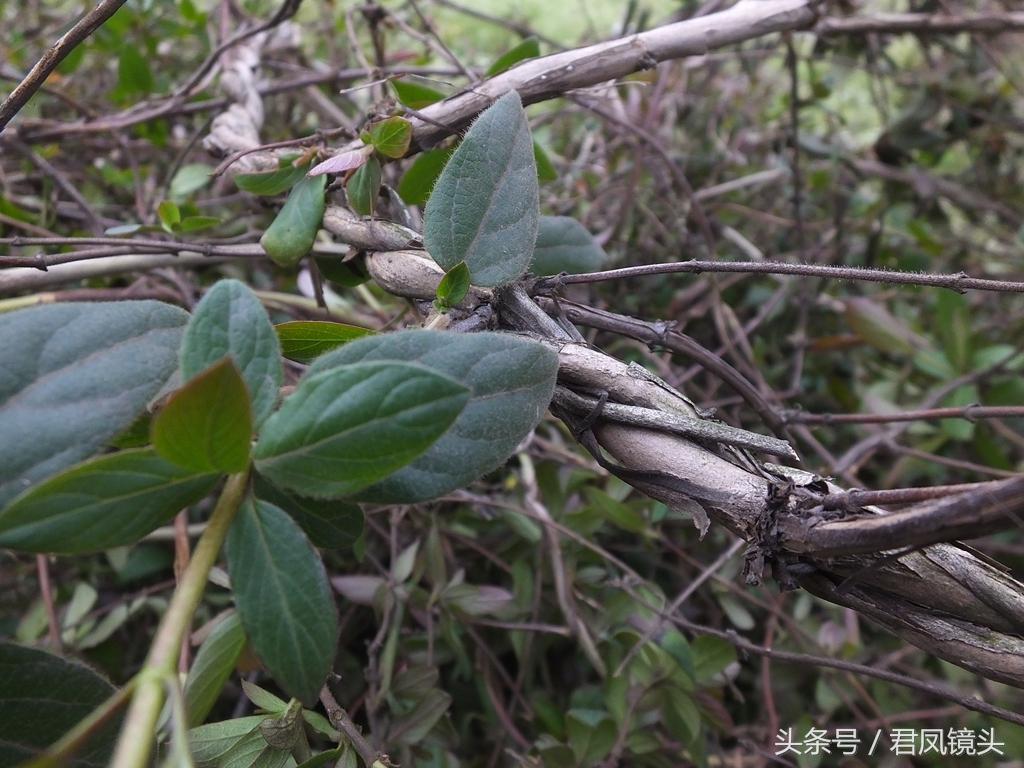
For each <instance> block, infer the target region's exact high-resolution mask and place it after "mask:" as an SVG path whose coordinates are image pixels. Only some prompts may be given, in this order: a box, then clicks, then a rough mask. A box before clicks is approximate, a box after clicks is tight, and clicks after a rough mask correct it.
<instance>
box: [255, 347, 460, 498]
mask: <svg viewBox="0 0 1024 768" xmlns="http://www.w3.org/2000/svg"><path fill="white" fill-rule="evenodd" d="M353 343H355V342H353ZM343 350H344V347H342V349H341V350H338V351H343ZM331 354H337V352H335V353H331ZM468 399H469V391H468V390H467V389H466V388H465V387H464V386H462V385H461V384H459V383H458V382H457V381H455V380H454V379H451V378H449V377H448V376H445V375H443V374H442V373H439V372H437V371H434V370H431V369H430V368H428V367H425V366H420V365H415V364H407V363H404V362H395V363H393V362H372V363H371V362H368V363H360V364H358V365H346V366H339V367H331V368H329V369H328V370H324V371H322V372H316V373H314V372H313V371H311V372H310V373H309V374H307V376H306V377H305V378H304V379H303V380H302V381H301V382H300V383H299V386H298V387H297V388H296V390H295V392H293V393H292V394H291V395H290V396H289V397H288V399H287V400H285V401H284V405H282V406H281V409H280V410H279V411H277V413H275V414H274V415H273V416H271V417H270V419H268V420H267V424H266V426H265V428H264V430H263V434H262V436H261V437H260V440H259V442H258V443H257V444H256V450H255V452H254V454H253V455H254V458H255V459H256V466H257V468H258V470H259V472H260V474H262V475H264V476H265V477H267V478H268V479H269V480H271V481H272V482H274V483H275V484H277V485H280V486H283V487H285V488H288V489H291V490H293V491H296V492H297V493H300V494H303V495H305V496H314V497H318V498H324V497H332V496H333V497H338V496H346V495H350V494H352V493H355V492H357V491H359V490H362V489H363V488H365V487H366V486H368V485H370V484H372V483H375V482H377V481H379V480H381V479H383V478H384V477H386V476H387V475H389V474H391V473H392V472H394V471H395V470H396V469H399V468H400V467H403V466H405V465H406V464H408V463H409V462H410V461H412V460H413V459H415V458H417V457H418V456H420V455H421V454H422V453H423V452H424V451H425V450H426V449H427V448H429V447H430V445H431V444H433V443H434V441H435V440H437V438H439V437H440V436H441V435H442V434H444V433H445V431H446V430H447V429H448V427H449V426H450V425H451V424H452V422H453V421H455V418H456V417H457V416H458V415H459V413H460V412H461V411H462V409H463V407H464V406H465V404H466V402H467V401H468Z"/></svg>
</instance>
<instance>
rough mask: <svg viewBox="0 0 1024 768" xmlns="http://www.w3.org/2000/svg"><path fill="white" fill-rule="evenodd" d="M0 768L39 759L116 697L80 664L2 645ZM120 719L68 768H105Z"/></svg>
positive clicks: (97, 735) (93, 739) (68, 762)
mask: <svg viewBox="0 0 1024 768" xmlns="http://www.w3.org/2000/svg"><path fill="white" fill-rule="evenodd" d="M0 680H2V681H3V685H0V765H21V764H23V763H25V762H27V761H29V760H31V759H32V758H35V757H38V756H39V755H40V753H42V752H43V751H44V750H45V749H46V748H47V747H49V746H50V745H52V744H53V743H55V742H56V741H57V740H58V739H59V738H60V737H61V736H63V735H64V734H65V733H67V732H68V731H70V730H71V729H72V728H74V727H75V726H76V725H78V723H79V721H80V720H82V719H83V718H84V717H86V715H88V714H89V713H90V712H92V711H93V710H94V709H95V708H96V707H98V706H99V705H100V704H102V703H103V702H104V701H106V700H107V699H108V698H110V696H111V695H112V694H113V693H114V686H112V685H111V684H110V683H109V682H107V680H105V679H104V678H102V677H100V676H99V675H98V674H96V673H95V672H93V671H92V670H91V669H89V668H88V667H87V666H85V665H84V664H80V663H78V662H75V661H71V660H70V659H65V658H61V657H60V656H55V655H54V654H52V653H47V652H46V651H41V650H38V649H36V648H26V647H24V646H20V645H15V644H13V643H4V642H0ZM121 719H122V718H121V717H115V718H113V719H112V721H111V722H109V723H107V724H106V725H105V726H102V727H101V728H100V729H99V731H98V732H97V733H94V734H92V736H91V738H90V739H89V740H88V742H87V743H86V744H85V745H84V746H83V747H82V749H81V750H80V751H79V752H78V753H77V754H76V755H75V756H74V757H73V758H70V759H68V760H66V761H64V762H62V763H61V765H62V766H68V768H103V767H104V766H106V765H108V763H109V761H110V757H111V753H112V752H113V747H114V739H115V738H116V737H117V732H118V729H119V728H120V721H121Z"/></svg>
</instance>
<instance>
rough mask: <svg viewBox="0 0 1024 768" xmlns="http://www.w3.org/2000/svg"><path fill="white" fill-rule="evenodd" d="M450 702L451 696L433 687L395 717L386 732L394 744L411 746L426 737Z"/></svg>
mask: <svg viewBox="0 0 1024 768" xmlns="http://www.w3.org/2000/svg"><path fill="white" fill-rule="evenodd" d="M451 704H452V697H451V696H450V695H449V694H447V693H445V692H444V691H439V690H437V689H436V688H433V689H431V690H429V691H427V694H426V695H425V696H424V697H423V698H422V699H420V700H419V701H417V702H416V706H414V707H413V708H412V709H411V710H410V711H409V712H407V713H405V714H404V715H401V716H400V717H396V718H395V720H394V722H393V723H392V724H391V730H390V731H389V733H388V737H389V740H391V741H394V742H395V743H396V744H402V745H407V746H412V745H413V744H419V743H420V742H421V741H423V739H425V738H426V737H427V734H428V733H430V731H431V730H432V729H433V727H434V726H435V725H437V722H438V721H439V720H440V719H441V718H442V717H444V714H445V712H447V711H448V708H449V707H450V706H451Z"/></svg>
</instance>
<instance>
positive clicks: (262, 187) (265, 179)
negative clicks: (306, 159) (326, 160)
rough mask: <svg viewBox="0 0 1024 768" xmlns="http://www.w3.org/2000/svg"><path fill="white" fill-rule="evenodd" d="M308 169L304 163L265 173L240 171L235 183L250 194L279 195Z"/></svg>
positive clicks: (289, 187)
mask: <svg viewBox="0 0 1024 768" xmlns="http://www.w3.org/2000/svg"><path fill="white" fill-rule="evenodd" d="M308 170H309V164H308V163H304V164H302V165H286V166H285V167H284V168H278V169H277V170H274V171H267V172H265V173H240V174H238V175H237V176H235V185H236V186H237V187H238V188H239V189H240V190H242V191H243V192H248V193H249V194H251V195H261V196H266V195H280V194H281V193H282V192H286V191H288V190H289V189H291V188H292V187H293V186H295V184H296V183H297V182H298V181H299V180H300V179H301V178H302V177H303V176H305V175H306V171H308Z"/></svg>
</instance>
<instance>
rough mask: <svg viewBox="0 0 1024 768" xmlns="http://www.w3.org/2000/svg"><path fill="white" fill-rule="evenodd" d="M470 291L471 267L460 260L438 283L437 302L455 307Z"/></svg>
mask: <svg viewBox="0 0 1024 768" xmlns="http://www.w3.org/2000/svg"><path fill="white" fill-rule="evenodd" d="M467 293H469V267H467V266H466V262H464V261H460V262H459V263H458V264H456V265H455V266H454V267H452V268H451V269H449V270H448V272H446V273H445V276H444V277H442V278H441V282H440V283H438V284H437V303H438V304H439V305H440V306H441V307H442V308H443V309H447V308H448V307H454V306H455V305H456V304H458V303H459V302H460V301H462V300H463V299H464V298H466V294H467Z"/></svg>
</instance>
